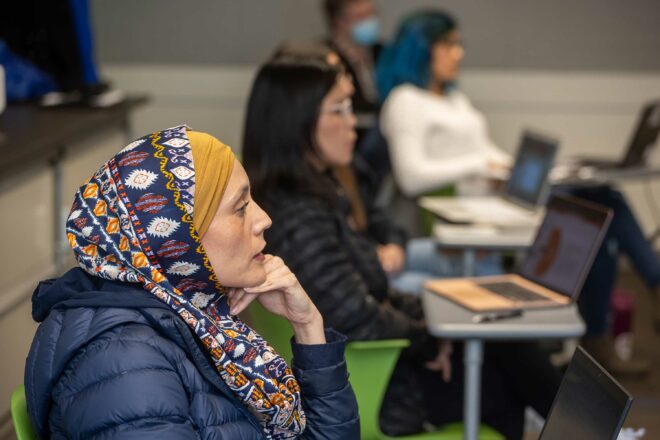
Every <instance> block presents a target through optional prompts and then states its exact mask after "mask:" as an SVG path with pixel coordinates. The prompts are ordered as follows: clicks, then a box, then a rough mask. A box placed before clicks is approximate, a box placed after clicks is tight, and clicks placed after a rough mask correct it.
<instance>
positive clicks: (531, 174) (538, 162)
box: [506, 132, 557, 205]
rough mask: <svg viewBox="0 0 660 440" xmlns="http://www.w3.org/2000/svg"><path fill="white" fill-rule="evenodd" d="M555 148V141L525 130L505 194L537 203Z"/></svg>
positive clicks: (529, 202)
mask: <svg viewBox="0 0 660 440" xmlns="http://www.w3.org/2000/svg"><path fill="white" fill-rule="evenodd" d="M556 150H557V142H556V141H554V140H551V139H546V138H543V137H541V136H539V135H536V134H533V133H530V132H525V134H524V135H523V139H522V141H521V144H520V149H519V151H518V155H517V157H516V163H515V165H514V167H513V170H511V177H510V178H509V181H508V183H507V187H506V194H507V196H509V197H513V198H515V199H518V200H520V201H522V202H524V203H526V204H529V205H536V204H538V203H539V199H540V197H541V193H542V191H543V187H544V185H545V182H546V178H547V175H548V173H549V172H550V168H551V167H552V164H553V161H554V157H555V153H556Z"/></svg>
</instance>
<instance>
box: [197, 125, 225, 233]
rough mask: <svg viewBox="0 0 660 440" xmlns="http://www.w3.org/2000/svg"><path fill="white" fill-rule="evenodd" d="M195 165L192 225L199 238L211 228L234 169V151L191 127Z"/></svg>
mask: <svg viewBox="0 0 660 440" xmlns="http://www.w3.org/2000/svg"><path fill="white" fill-rule="evenodd" d="M186 134H187V135H188V140H189V141H190V149H191V150H192V155H193V166H194V167H195V199H194V200H195V201H194V206H193V210H194V212H193V225H194V226H195V229H197V233H198V234H199V237H200V238H201V237H203V236H204V235H205V234H206V232H207V231H208V229H209V226H210V225H211V222H212V221H213V217H215V213H216V212H217V211H218V207H219V206H220V202H221V201H222V196H223V195H224V193H225V189H226V188H227V182H229V177H230V176H231V172H232V171H233V169H234V160H235V156H234V153H233V152H232V151H231V148H229V147H228V146H227V145H225V144H223V143H222V142H220V141H219V140H218V139H216V138H215V137H213V136H211V135H210V134H208V133H201V132H198V131H191V130H188V131H187V132H186Z"/></svg>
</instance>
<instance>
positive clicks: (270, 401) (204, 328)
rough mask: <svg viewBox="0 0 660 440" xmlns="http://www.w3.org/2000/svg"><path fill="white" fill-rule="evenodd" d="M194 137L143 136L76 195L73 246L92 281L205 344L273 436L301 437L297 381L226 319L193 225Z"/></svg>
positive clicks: (176, 132)
mask: <svg viewBox="0 0 660 440" xmlns="http://www.w3.org/2000/svg"><path fill="white" fill-rule="evenodd" d="M187 129H188V128H187V127H186V126H185V125H181V126H178V127H174V128H170V129H167V130H163V131H161V132H157V133H153V134H151V135H148V136H145V137H143V138H141V139H138V140H136V141H135V142H132V143H130V144H129V145H128V146H126V147H125V148H124V149H123V150H121V151H120V152H119V153H118V154H117V155H115V156H114V157H113V158H111V159H110V160H109V161H108V162H106V163H105V164H104V165H103V166H102V167H101V168H100V169H99V171H97V172H96V174H94V176H92V178H91V179H90V180H89V181H87V182H86V183H85V184H84V185H83V186H82V187H81V188H80V189H79V190H78V192H77V193H76V198H75V201H74V203H73V207H72V210H71V214H70V215H69V219H68V221H67V224H66V229H67V237H68V240H69V243H70V245H71V247H72V248H73V251H74V253H75V256H76V259H77V260H78V264H79V265H80V267H82V268H83V269H84V270H86V271H87V272H88V273H90V274H92V275H94V276H97V277H102V278H106V279H109V280H116V281H122V282H127V283H139V284H141V285H142V287H143V288H144V289H146V290H147V291H149V292H150V293H152V294H153V295H155V296H156V297H158V298H159V299H160V300H161V301H163V302H165V303H166V304H168V305H169V306H170V307H171V308H172V309H173V310H174V311H175V312H176V313H177V314H178V315H179V316H180V317H181V318H182V319H183V320H184V321H185V322H186V323H187V324H188V325H189V326H190V328H192V329H193V331H194V333H195V334H196V336H197V337H198V338H199V339H200V340H201V341H202V342H203V344H204V346H205V347H206V349H207V350H208V352H209V354H210V356H211V359H212V360H213V363H214V364H215V367H216V369H217V371H218V372H219V374H220V376H221V378H222V379H223V380H224V382H225V383H226V384H227V385H228V386H229V388H230V389H231V390H232V392H233V393H234V394H235V395H236V396H237V397H238V399H240V400H241V402H243V404H244V405H246V406H247V408H248V409H249V410H250V411H251V413H252V414H254V415H255V416H256V417H257V418H258V420H259V421H260V423H261V424H262V426H263V428H264V432H265V434H266V437H267V438H269V439H290V438H295V437H296V436H298V435H299V434H300V433H302V431H303V430H304V428H305V415H304V412H303V410H302V405H301V401H300V399H301V398H300V387H299V385H298V383H297V381H296V379H295V377H294V375H293V372H292V371H291V369H290V368H289V366H288V365H287V364H286V362H285V361H284V359H282V358H281V357H280V356H279V355H277V353H275V352H274V351H273V349H272V347H270V346H269V345H268V344H267V342H266V341H264V340H263V339H262V338H261V336H259V335H258V334H257V333H255V332H254V331H253V330H252V329H250V328H249V327H248V326H246V325H245V324H244V323H243V322H241V321H240V320H239V319H238V318H237V317H235V316H231V315H230V314H229V306H228V304H227V298H226V297H225V295H224V289H223V287H222V286H221V285H220V284H219V282H218V278H217V276H216V275H215V273H214V272H213V269H212V267H211V265H210V262H209V259H208V257H207V255H206V253H205V252H204V249H203V248H202V245H201V242H200V236H199V233H198V231H197V230H196V228H195V226H194V224H193V218H194V214H193V207H195V206H196V205H195V167H194V164H193V154H192V149H191V146H190V140H189V138H188V135H187V133H186V130H187ZM231 160H232V161H233V155H231ZM200 168H201V167H200ZM227 174H229V173H227ZM227 178H228V176H227ZM225 184H226V182H224V183H223V182H219V183H218V185H222V187H223V188H224V185H225ZM223 190H224V189H223ZM216 270H222V268H216Z"/></svg>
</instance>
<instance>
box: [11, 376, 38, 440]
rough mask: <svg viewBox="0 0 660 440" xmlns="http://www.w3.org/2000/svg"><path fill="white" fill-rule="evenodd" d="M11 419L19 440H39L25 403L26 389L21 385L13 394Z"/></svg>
mask: <svg viewBox="0 0 660 440" xmlns="http://www.w3.org/2000/svg"><path fill="white" fill-rule="evenodd" d="M11 419H12V422H13V423H14V431H16V438H17V439H18V440H38V439H39V437H38V436H37V434H36V433H35V432H34V428H33V427H32V422H31V421H30V416H28V411H27V403H26V401H25V387H24V386H23V385H19V386H18V387H17V388H16V389H15V390H14V392H13V393H11Z"/></svg>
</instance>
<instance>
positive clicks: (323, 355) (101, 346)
mask: <svg viewBox="0 0 660 440" xmlns="http://www.w3.org/2000/svg"><path fill="white" fill-rule="evenodd" d="M32 301H33V317H34V319H35V320H36V321H39V322H42V323H41V325H40V326H39V329H38V330H37V334H36V336H35V338H34V341H33V343H32V347H31V349H30V354H29V356H28V359H27V366H26V371H25V388H26V394H27V402H28V410H29V413H30V417H31V419H32V422H33V424H34V426H35V427H36V429H37V431H38V432H39V434H40V436H41V437H42V438H53V439H73V438H93V439H152V438H153V439H158V440H166V439H223V440H239V439H263V438H264V434H263V431H262V429H261V427H260V425H259V424H258V422H257V420H256V419H255V418H254V417H253V416H252V415H251V414H250V412H249V411H248V410H247V409H246V408H245V407H244V406H243V405H242V404H241V403H240V402H239V401H238V400H237V399H236V398H235V397H234V395H233V394H232V393H231V391H230V390H229V388H228V387H227V386H226V385H225V383H224V382H223V381H222V380H221V379H220V377H219V375H218V374H217V372H216V371H215V370H214V368H213V367H212V365H211V363H210V361H209V360H208V359H207V358H206V354H205V352H204V351H203V350H202V349H201V348H200V346H199V345H198V343H197V339H196V338H195V337H194V335H193V333H192V332H191V331H190V330H189V328H188V326H187V325H186V324H185V323H184V322H183V321H182V320H181V319H180V318H178V316H176V315H175V314H174V313H173V312H172V311H171V310H170V309H169V308H168V306H167V305H165V304H164V303H162V302H160V301H159V300H158V299H157V298H155V297H153V296H152V295H151V294H149V293H148V292H146V291H144V290H142V289H140V288H139V286H131V285H127V284H122V283H116V282H111V281H106V280H103V279H101V278H96V277H92V276H90V275H88V274H86V273H85V272H84V271H82V270H81V269H72V270H71V271H69V272H67V273H66V274H65V275H64V276H63V277H61V278H59V279H57V280H51V281H47V282H43V283H41V284H40V285H39V287H38V288H37V290H36V291H35V293H34V295H33V298H32ZM326 336H327V339H328V343H327V344H324V345H298V344H295V343H293V352H294V361H293V369H294V373H295V375H296V377H297V378H298V380H299V383H300V385H301V388H302V394H303V405H304V408H305V413H306V414H307V428H306V430H305V432H304V433H303V435H302V436H301V437H300V438H301V439H357V438H359V419H358V415H357V404H356V401H355V396H354V395H353V391H352V389H351V387H350V384H349V383H348V374H347V371H346V364H345V362H344V358H343V351H344V341H345V338H344V337H343V336H342V335H340V334H339V333H336V332H334V331H332V330H327V331H326Z"/></svg>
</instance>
